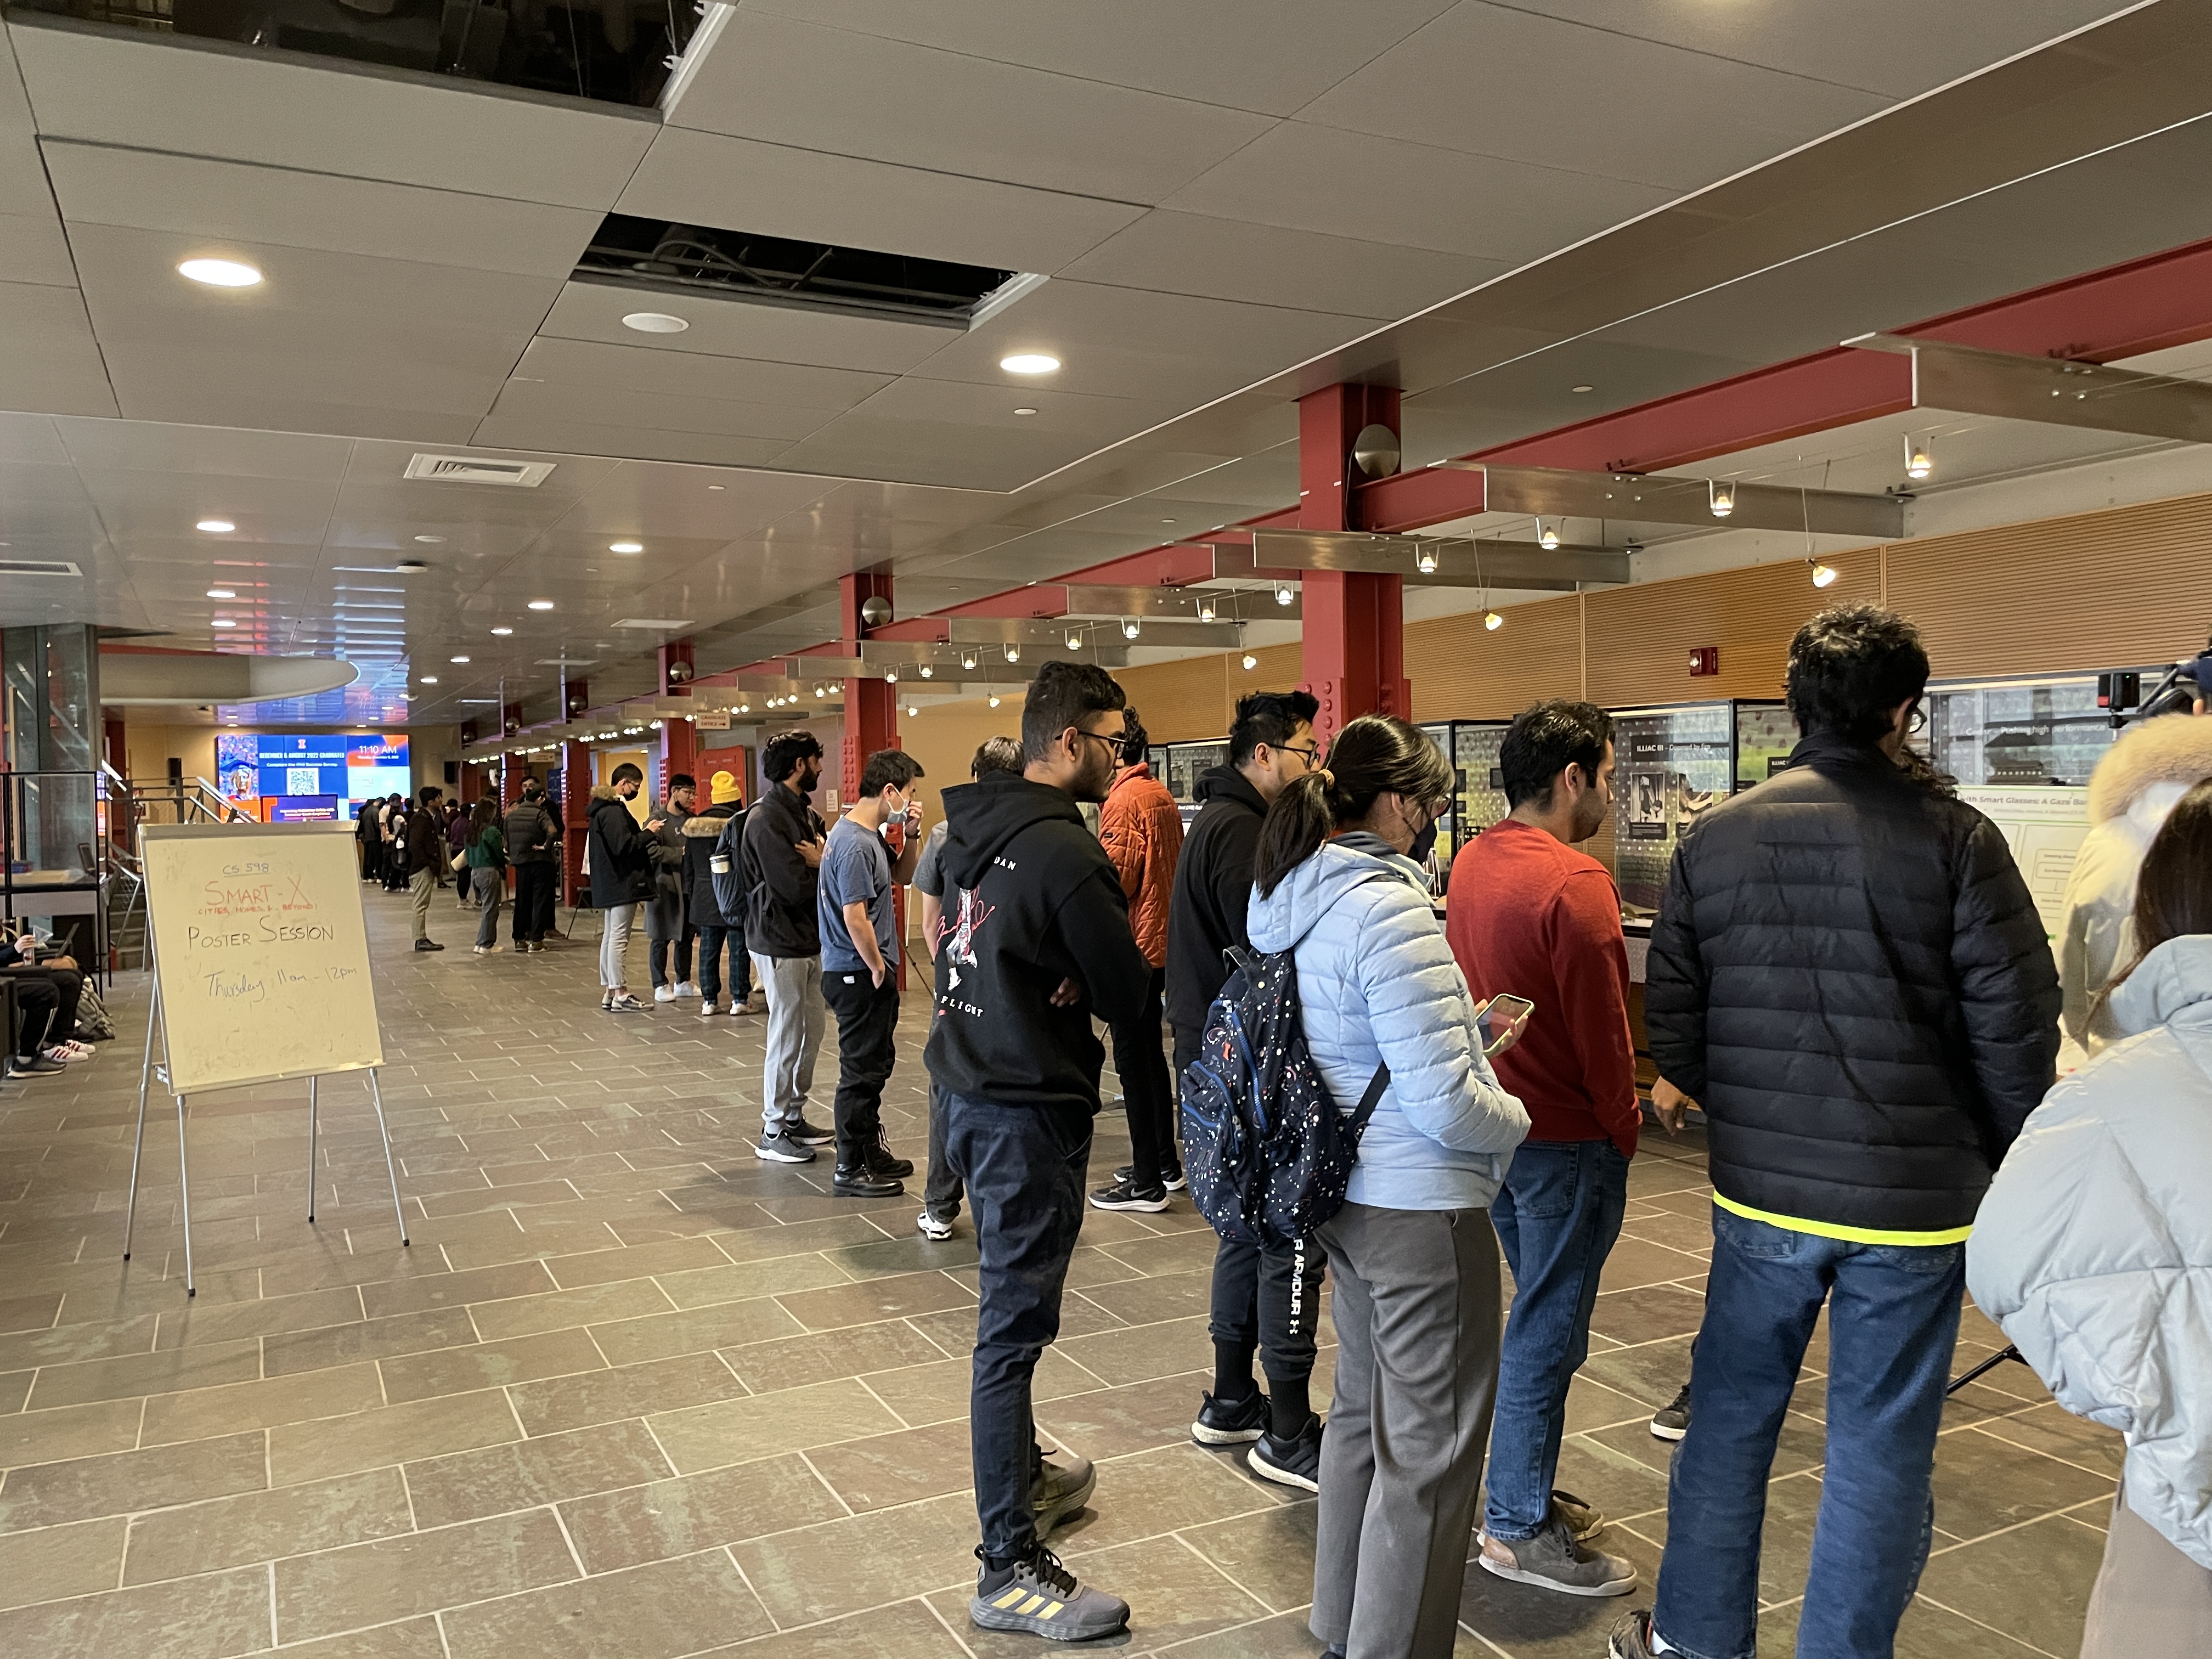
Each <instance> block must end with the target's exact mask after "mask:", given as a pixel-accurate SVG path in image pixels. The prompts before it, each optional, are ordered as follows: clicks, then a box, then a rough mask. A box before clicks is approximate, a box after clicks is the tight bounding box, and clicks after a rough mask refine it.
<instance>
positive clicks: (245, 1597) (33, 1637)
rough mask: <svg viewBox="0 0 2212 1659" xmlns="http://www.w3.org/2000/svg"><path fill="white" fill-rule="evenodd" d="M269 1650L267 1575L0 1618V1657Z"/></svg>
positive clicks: (240, 1575) (181, 1584)
mask: <svg viewBox="0 0 2212 1659" xmlns="http://www.w3.org/2000/svg"><path fill="white" fill-rule="evenodd" d="M269 1644H270V1632H269V1570H268V1569H267V1568H266V1567H242V1568H240V1569H239V1570H238V1571H234V1572H221V1573H216V1574H215V1575H214V1576H213V1577H207V1578H183V1579H179V1580H177V1581H175V1582H173V1583H167V1584H142V1585H139V1586H137V1587H136V1588H134V1589H121V1590H105V1591H102V1592H101V1593H100V1594H99V1595H80V1596H76V1597H75V1598H73V1599H72V1600H70V1601H41V1602H40V1603H39V1604H38V1605H36V1606H35V1607H17V1608H15V1610H14V1611H12V1612H9V1613H0V1653H8V1654H17V1653H20V1654H35V1655H41V1656H43V1655H47V1654H52V1655H55V1656H61V1655H64V1654H68V1655H75V1654H88V1655H89V1654H126V1653H127V1654H146V1655H154V1654H160V1655H162V1656H164V1659H171V1656H173V1659H228V1656H229V1655H232V1654H242V1653H258V1652H259V1651H260V1650H262V1649H264V1648H266V1647H267V1646H268V1645H269Z"/></svg>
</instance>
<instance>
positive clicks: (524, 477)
mask: <svg viewBox="0 0 2212 1659" xmlns="http://www.w3.org/2000/svg"><path fill="white" fill-rule="evenodd" d="M554 465H555V463H553V462H551V461H495V460H490V459H486V458H484V457H483V456H477V455H416V456H414V457H412V458H411V459H410V460H409V461H408V463H407V471H406V472H405V474H404V476H405V477H410V478H432V479H435V480H436V481H437V482H438V483H480V484H507V485H509V486H511V487H513V488H514V489H537V488H538V485H540V484H542V483H544V482H545V480H546V477H547V476H548V475H549V474H550V473H551V472H552V471H553V468H554Z"/></svg>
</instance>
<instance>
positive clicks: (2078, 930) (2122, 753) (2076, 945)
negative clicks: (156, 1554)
mask: <svg viewBox="0 0 2212 1659" xmlns="http://www.w3.org/2000/svg"><path fill="white" fill-rule="evenodd" d="M2208 777H2212V720H2199V719H2197V718H2196V717H2194V716H2193V715H2189V714H2162V715H2160V717H2159V718H2158V719H2156V720H2144V721H2142V723H2141V724H2140V725H2136V726H2130V727H2129V728H2128V730H2127V731H2126V732H2124V734H2123V735H2122V736H2121V738H2120V740H2119V741H2118V743H2116V744H2113V745H2112V749H2111V750H2110V751H2109V752H2108V753H2107V754H2106V756H2105V758H2104V759H2102V760H2101V761H2099V762H2098V763H2097V769H2096V771H2095V772H2094V773H2093V774H2091V775H2090V779H2089V822H2090V824H2091V825H2092V826H2093V827H2092V828H2091V829H2090V831H2089V833H2088V835H2087V837H2086V838H2084V840H2083V841H2082V842H2081V850H2080V852H2078V853H2076V854H2075V858H2074V871H2073V873H2072V875H2071V876H2070V877H2069V878H2068V880H2067V883H2066V901H2065V908H2064V909H2063V912H2062V914H2061V915H2060V916H2059V921H2058V979H2059V984H2060V987H2061V989H2062V991H2063V994H2064V997H2065V1003H2064V1007H2063V1012H2061V1014H2060V1023H2061V1024H2063V1026H2064V1028H2065V1032H2066V1042H2067V1048H2066V1051H2065V1052H2064V1053H2063V1054H2061V1055H2060V1057H2059V1069H2060V1070H2062V1071H2070V1070H2072V1069H2073V1068H2074V1067H2075V1066H2078V1065H2080V1064H2081V1061H2082V1060H2084V1059H2086V1058H2087V1054H2092V1053H2094V1052H2095V1051H2096V1049H2097V1048H2099V1047H2100V1045H2101V1044H2104V1043H2106V1042H2111V1041H2112V1039H2113V1038H2114V1037H2115V1036H2118V1031H2117V1030H2115V1029H2114V1027H2113V1025H2112V1015H2111V1013H2110V1012H2109V1011H2106V1012H2100V1014H2099V1016H2098V1018H2097V1021H2096V1024H2095V1025H2094V1027H2092V1025H2091V1023H2090V1019H2089V1007H2090V1004H2091V1003H2092V1002H2093V1000H2094V999H2095V997H2096V994H2097V993H2098V992H2099V991H2100V990H2101V989H2103V988H2104V986H2105V983H2106V981H2108V980H2110V979H2111V978H2112V975H2114V974H2116V973H2118V972H2119V970H2120V969H2123V968H2124V967H2126V966H2127V964H2128V961H2129V959H2130V957H2133V956H2134V955H2135V948H2134V943H2133V941H2134V929H2133V928H2132V927H2131V926H2130V921H2129V919H2130V916H2131V915H2133V914H2134V912H2135V905H2136V872H2138V871H2140V870H2141V869H2142V861H2143V854H2145V853H2146V852H2148V850H2149V849H2150V843H2151V838H2152V837H2153V836H2156V835H2157V834H2158V832H2159V829H2160V826H2161V825H2162V824H2164V823H2165V822H2166V814H2167V813H2169V812H2171V811H2173V808H2174V804H2175V803H2176V802H2177V801H2179V799H2181V798H2182V797H2183V796H2184V795H2185V794H2187V793H2189V789H2190V787H2191V785H2192V784H2194V783H2196V782H2197V781H2198V780H2199V779H2200V778H2208Z"/></svg>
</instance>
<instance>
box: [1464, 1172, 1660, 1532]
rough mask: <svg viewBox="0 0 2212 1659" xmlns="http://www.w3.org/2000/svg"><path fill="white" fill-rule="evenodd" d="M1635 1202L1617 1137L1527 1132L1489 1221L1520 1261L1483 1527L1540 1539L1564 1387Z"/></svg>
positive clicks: (1548, 1507) (1581, 1355)
mask: <svg viewBox="0 0 2212 1659" xmlns="http://www.w3.org/2000/svg"><path fill="white" fill-rule="evenodd" d="M1627 1208H1628V1160H1627V1159H1626V1158H1623V1157H1622V1156H1621V1155H1620V1150H1619V1149H1618V1148H1617V1147H1615V1146H1613V1143H1612V1142H1611V1141H1609V1140H1524V1141H1522V1143H1521V1147H1520V1150H1519V1151H1517V1152H1515V1153H1514V1154H1513V1163H1512V1165H1511V1167H1510V1168H1509V1169H1508V1170H1506V1172H1505V1184H1504V1186H1503V1187H1501V1188H1498V1196H1497V1198H1496V1199H1494V1200H1492V1203H1491V1206H1490V1218H1491V1221H1492V1224H1493V1225H1496V1227H1497V1229H1498V1243H1500V1244H1501V1245H1503V1246H1504V1250H1505V1261H1506V1265H1507V1266H1509V1267H1511V1268H1512V1269H1513V1312H1512V1315H1511V1316H1510V1318H1508V1319H1507V1321H1506V1322H1505V1341H1504V1346H1503V1348H1501V1349H1500V1351H1499V1353H1498V1409H1497V1417H1496V1419H1495V1421H1494V1423H1493V1425H1492V1429H1491V1431H1490V1500H1489V1504H1488V1507H1487V1509H1486V1511H1485V1514H1484V1516H1483V1523H1482V1524H1483V1529H1484V1530H1485V1531H1486V1532H1487V1533H1489V1534H1491V1535H1492V1537H1493V1538H1510V1539H1516V1540H1518V1539H1524V1538H1534V1536H1535V1535H1536V1534H1538V1533H1539V1532H1541V1531H1542V1530H1543V1528H1544V1524H1545V1522H1547V1520H1548V1519H1549V1518H1550V1516H1551V1513H1552V1481H1553V1477H1554V1476H1555V1475H1556V1474H1557V1473H1558V1471H1559V1439H1560V1437H1561V1436H1562V1435H1564V1434H1565V1432H1566V1426H1567V1384H1568V1383H1571V1382H1572V1381H1573V1380H1574V1376H1575V1373H1576V1371H1577V1370H1580V1369H1581V1368H1582V1363H1583V1360H1584V1359H1586V1358H1589V1325H1590V1310H1592V1309H1593V1308H1595V1306H1596V1305H1597V1281H1598V1274H1599V1273H1601V1271H1602V1270H1603V1269H1604V1267H1605V1259H1606V1257H1607V1255H1609V1254H1610V1253H1611V1252H1612V1249H1613V1241H1614V1240H1615V1239H1617V1238H1619V1237H1620V1218H1621V1216H1622V1215H1623V1213H1624V1212H1626V1210H1627Z"/></svg>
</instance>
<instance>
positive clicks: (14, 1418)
mask: <svg viewBox="0 0 2212 1659" xmlns="http://www.w3.org/2000/svg"><path fill="white" fill-rule="evenodd" d="M144 1413H145V1406H144V1404H143V1402H142V1401H137V1400H102V1401H95V1402H94V1404H92V1405H89V1406H63V1407H58V1408H57V1409H55V1410H53V1411H50V1412H12V1413H8V1414H7V1415H5V1416H0V1468H9V1467H11V1466H13V1465H15V1464H17V1463H58V1462H62V1461H63V1460H64V1459H65V1458H71V1457H91V1456H94V1455H98V1454H99V1453H100V1452H111V1451H125V1450H128V1449H130V1448H131V1447H132V1446H135V1445H137V1443H138V1419H139V1418H140V1417H142V1416H143V1415H144Z"/></svg>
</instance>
